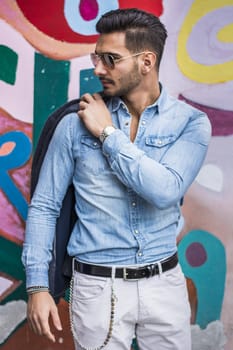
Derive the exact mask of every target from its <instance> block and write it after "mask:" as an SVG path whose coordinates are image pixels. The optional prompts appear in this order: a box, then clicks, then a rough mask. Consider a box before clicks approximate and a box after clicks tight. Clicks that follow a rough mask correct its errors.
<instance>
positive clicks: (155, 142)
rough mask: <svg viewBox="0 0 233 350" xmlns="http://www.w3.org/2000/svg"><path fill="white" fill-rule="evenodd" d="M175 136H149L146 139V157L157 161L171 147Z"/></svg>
mask: <svg viewBox="0 0 233 350" xmlns="http://www.w3.org/2000/svg"><path fill="white" fill-rule="evenodd" d="M176 138H177V137H176V135H167V136H158V135H149V136H147V137H146V140H145V144H146V150H145V151H146V154H147V155H148V157H150V158H153V159H155V160H156V161H159V160H160V159H161V158H162V157H163V155H164V154H165V152H166V151H167V149H168V148H170V147H171V145H172V144H173V142H174V141H175V140H176Z"/></svg>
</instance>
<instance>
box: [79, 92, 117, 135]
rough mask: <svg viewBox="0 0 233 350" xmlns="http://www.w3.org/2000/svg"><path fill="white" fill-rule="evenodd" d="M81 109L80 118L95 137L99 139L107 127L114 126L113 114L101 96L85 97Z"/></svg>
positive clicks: (88, 95)
mask: <svg viewBox="0 0 233 350" xmlns="http://www.w3.org/2000/svg"><path fill="white" fill-rule="evenodd" d="M79 107H80V110H79V111H78V116H79V117H80V118H81V119H82V121H83V123H84V124H85V126H86V128H87V129H88V130H89V131H90V132H91V133H92V134H93V135H94V136H96V137H99V136H100V134H101V132H102V131H103V129H104V128H105V127H106V126H109V125H112V118H111V114H110V112H109V110H108V109H107V107H106V105H105V103H104V101H103V99H102V97H101V96H100V95H99V94H93V95H90V94H85V95H83V96H82V98H81V101H80V103H79Z"/></svg>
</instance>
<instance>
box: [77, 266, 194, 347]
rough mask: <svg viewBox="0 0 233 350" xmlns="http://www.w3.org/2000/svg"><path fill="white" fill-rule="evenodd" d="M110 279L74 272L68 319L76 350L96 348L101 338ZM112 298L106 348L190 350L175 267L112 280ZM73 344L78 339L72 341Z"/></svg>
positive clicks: (180, 275)
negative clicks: (134, 341)
mask: <svg viewBox="0 0 233 350" xmlns="http://www.w3.org/2000/svg"><path fill="white" fill-rule="evenodd" d="M111 286H112V280H111V278H102V277H95V276H88V275H84V274H81V273H78V272H74V284H73V293H72V295H73V297H72V299H73V300H72V305H71V310H72V320H73V331H74V342H75V349H76V350H83V347H81V346H80V345H79V344H82V345H83V346H84V347H86V348H88V349H89V350H92V349H95V350H96V349H98V347H99V346H101V345H102V344H103V342H104V340H105V339H106V336H107V333H108V330H109V322H110V311H111ZM114 291H115V295H116V297H117V301H116V303H115V312H114V324H113V331H112V336H111V338H110V340H109V342H108V344H107V345H106V346H105V347H104V349H105V350H130V345H131V343H132V339H133V338H134V337H135V335H136V338H137V343H138V347H139V349H140V350H191V335H190V306H189V302H188V295H187V289H186V281H185V278H184V275H183V273H182V271H181V268H180V265H179V264H178V265H177V266H176V267H175V268H174V269H171V270H169V271H166V272H164V273H162V274H161V275H156V276H154V277H150V278H143V279H140V280H138V281H124V280H123V279H121V278H115V279H114ZM77 340H78V341H77Z"/></svg>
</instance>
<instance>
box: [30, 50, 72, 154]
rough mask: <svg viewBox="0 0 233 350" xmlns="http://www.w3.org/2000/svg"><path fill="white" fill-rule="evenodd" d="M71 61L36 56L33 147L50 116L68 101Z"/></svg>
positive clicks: (37, 54)
mask: <svg viewBox="0 0 233 350" xmlns="http://www.w3.org/2000/svg"><path fill="white" fill-rule="evenodd" d="M69 68H70V62H69V61H55V60H52V59H50V58H47V57H45V56H43V55H41V54H39V53H36V54H35V73H34V81H35V85H34V128H33V133H34V134H33V145H34V149H35V146H36V144H37V141H38V138H39V135H40V132H41V130H42V128H43V126H44V123H45V121H46V120H47V118H48V116H49V115H50V114H51V113H52V112H53V111H54V110H55V109H57V108H58V107H60V106H61V105H62V104H64V103H65V102H66V101H67V91H68V84H69V70H70V69H69Z"/></svg>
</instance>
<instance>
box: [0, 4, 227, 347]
mask: <svg viewBox="0 0 233 350" xmlns="http://www.w3.org/2000/svg"><path fill="white" fill-rule="evenodd" d="M126 7H138V8H142V9H144V10H147V11H149V12H152V13H154V14H156V15H157V16H160V18H161V20H162V21H163V22H164V23H165V25H166V27H167V29H168V34H169V36H168V40H167V45H166V49H165V52H164V58H163V61H162V64H161V72H160V80H161V82H162V83H163V84H164V85H165V86H166V88H167V89H168V91H169V92H170V93H171V94H172V95H174V96H176V97H178V98H179V99H182V100H185V101H186V102H187V103H190V104H192V105H194V106H197V107H198V108H200V109H202V110H203V111H205V112H206V113H207V114H208V116H209V118H210V120H211V123H212V128H213V136H212V139H211V144H210V147H209V151H208V154H207V157H206V160H205V163H204V165H203V167H202V169H201V171H200V172H199V174H198V176H197V178H196V180H195V182H194V183H193V185H192V186H191V188H190V190H189V191H188V193H187V195H186V196H185V199H184V204H183V207H182V210H183V214H184V225H183V228H182V230H181V232H180V234H179V236H178V238H177V239H178V252H179V258H180V262H181V264H182V268H183V271H184V273H185V276H186V278H187V285H188V289H189V298H190V304H191V309H192V319H191V323H192V343H193V349H194V350H205V349H213V350H220V349H225V350H230V349H232V348H233V314H232V312H231V310H232V309H233V298H232V290H233V215H232V208H233V164H232V160H233V159H232V149H233V99H232V92H233V0H207V1H205V2H203V1H201V0H173V1H169V0H144V1H143V2H142V1H139V0H131V1H129V0H118V1H117V0H108V1H105V0H79V1H78V0H56V1H53V0H46V1H45V0H41V1H40V2H38V1H36V0H31V1H27V0H1V1H0V62H1V64H0V346H1V347H2V349H3V350H11V349H12V350H13V349H15V348H16V345H17V349H18V350H21V349H22V350H23V349H29V348H31V349H33V350H37V349H41V348H42V349H59V348H60V349H65V348H66V349H67V348H69V349H72V346H73V344H72V340H71V337H70V331H69V320H68V316H67V314H68V312H67V309H68V305H67V302H66V300H62V301H61V303H60V304H59V310H60V313H61V315H62V319H63V323H64V325H65V327H64V328H65V331H64V332H63V333H62V334H61V335H59V336H58V342H57V343H56V344H55V345H51V344H49V343H47V342H45V341H44V340H41V339H39V338H37V337H36V336H34V335H32V333H31V332H30V331H29V329H28V327H27V323H26V301H27V299H26V293H25V276H24V271H23V267H22V264H21V259H20V256H21V249H22V242H23V239H24V227H25V220H26V217H27V206H28V202H29V192H30V168H31V162H32V157H33V150H34V148H35V146H36V144H37V141H38V137H39V134H40V131H41V129H42V127H43V124H44V122H45V120H46V119H47V117H48V115H49V114H51V113H52V112H53V111H54V110H55V109H56V108H57V107H59V106H60V105H62V104H63V103H64V102H66V101H68V100H71V99H73V98H77V97H79V96H80V95H82V94H83V93H84V92H87V91H88V92H95V91H99V90H100V89H101V85H100V83H99V81H98V79H97V78H96V77H95V76H94V74H93V68H92V65H91V62H90V59H89V53H90V52H92V51H93V50H94V47H95V42H96V39H97V33H96V31H95V24H96V22H97V20H98V19H99V17H100V16H101V15H102V14H103V13H105V12H106V11H108V10H110V9H116V8H126ZM184 350H185V349H184Z"/></svg>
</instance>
